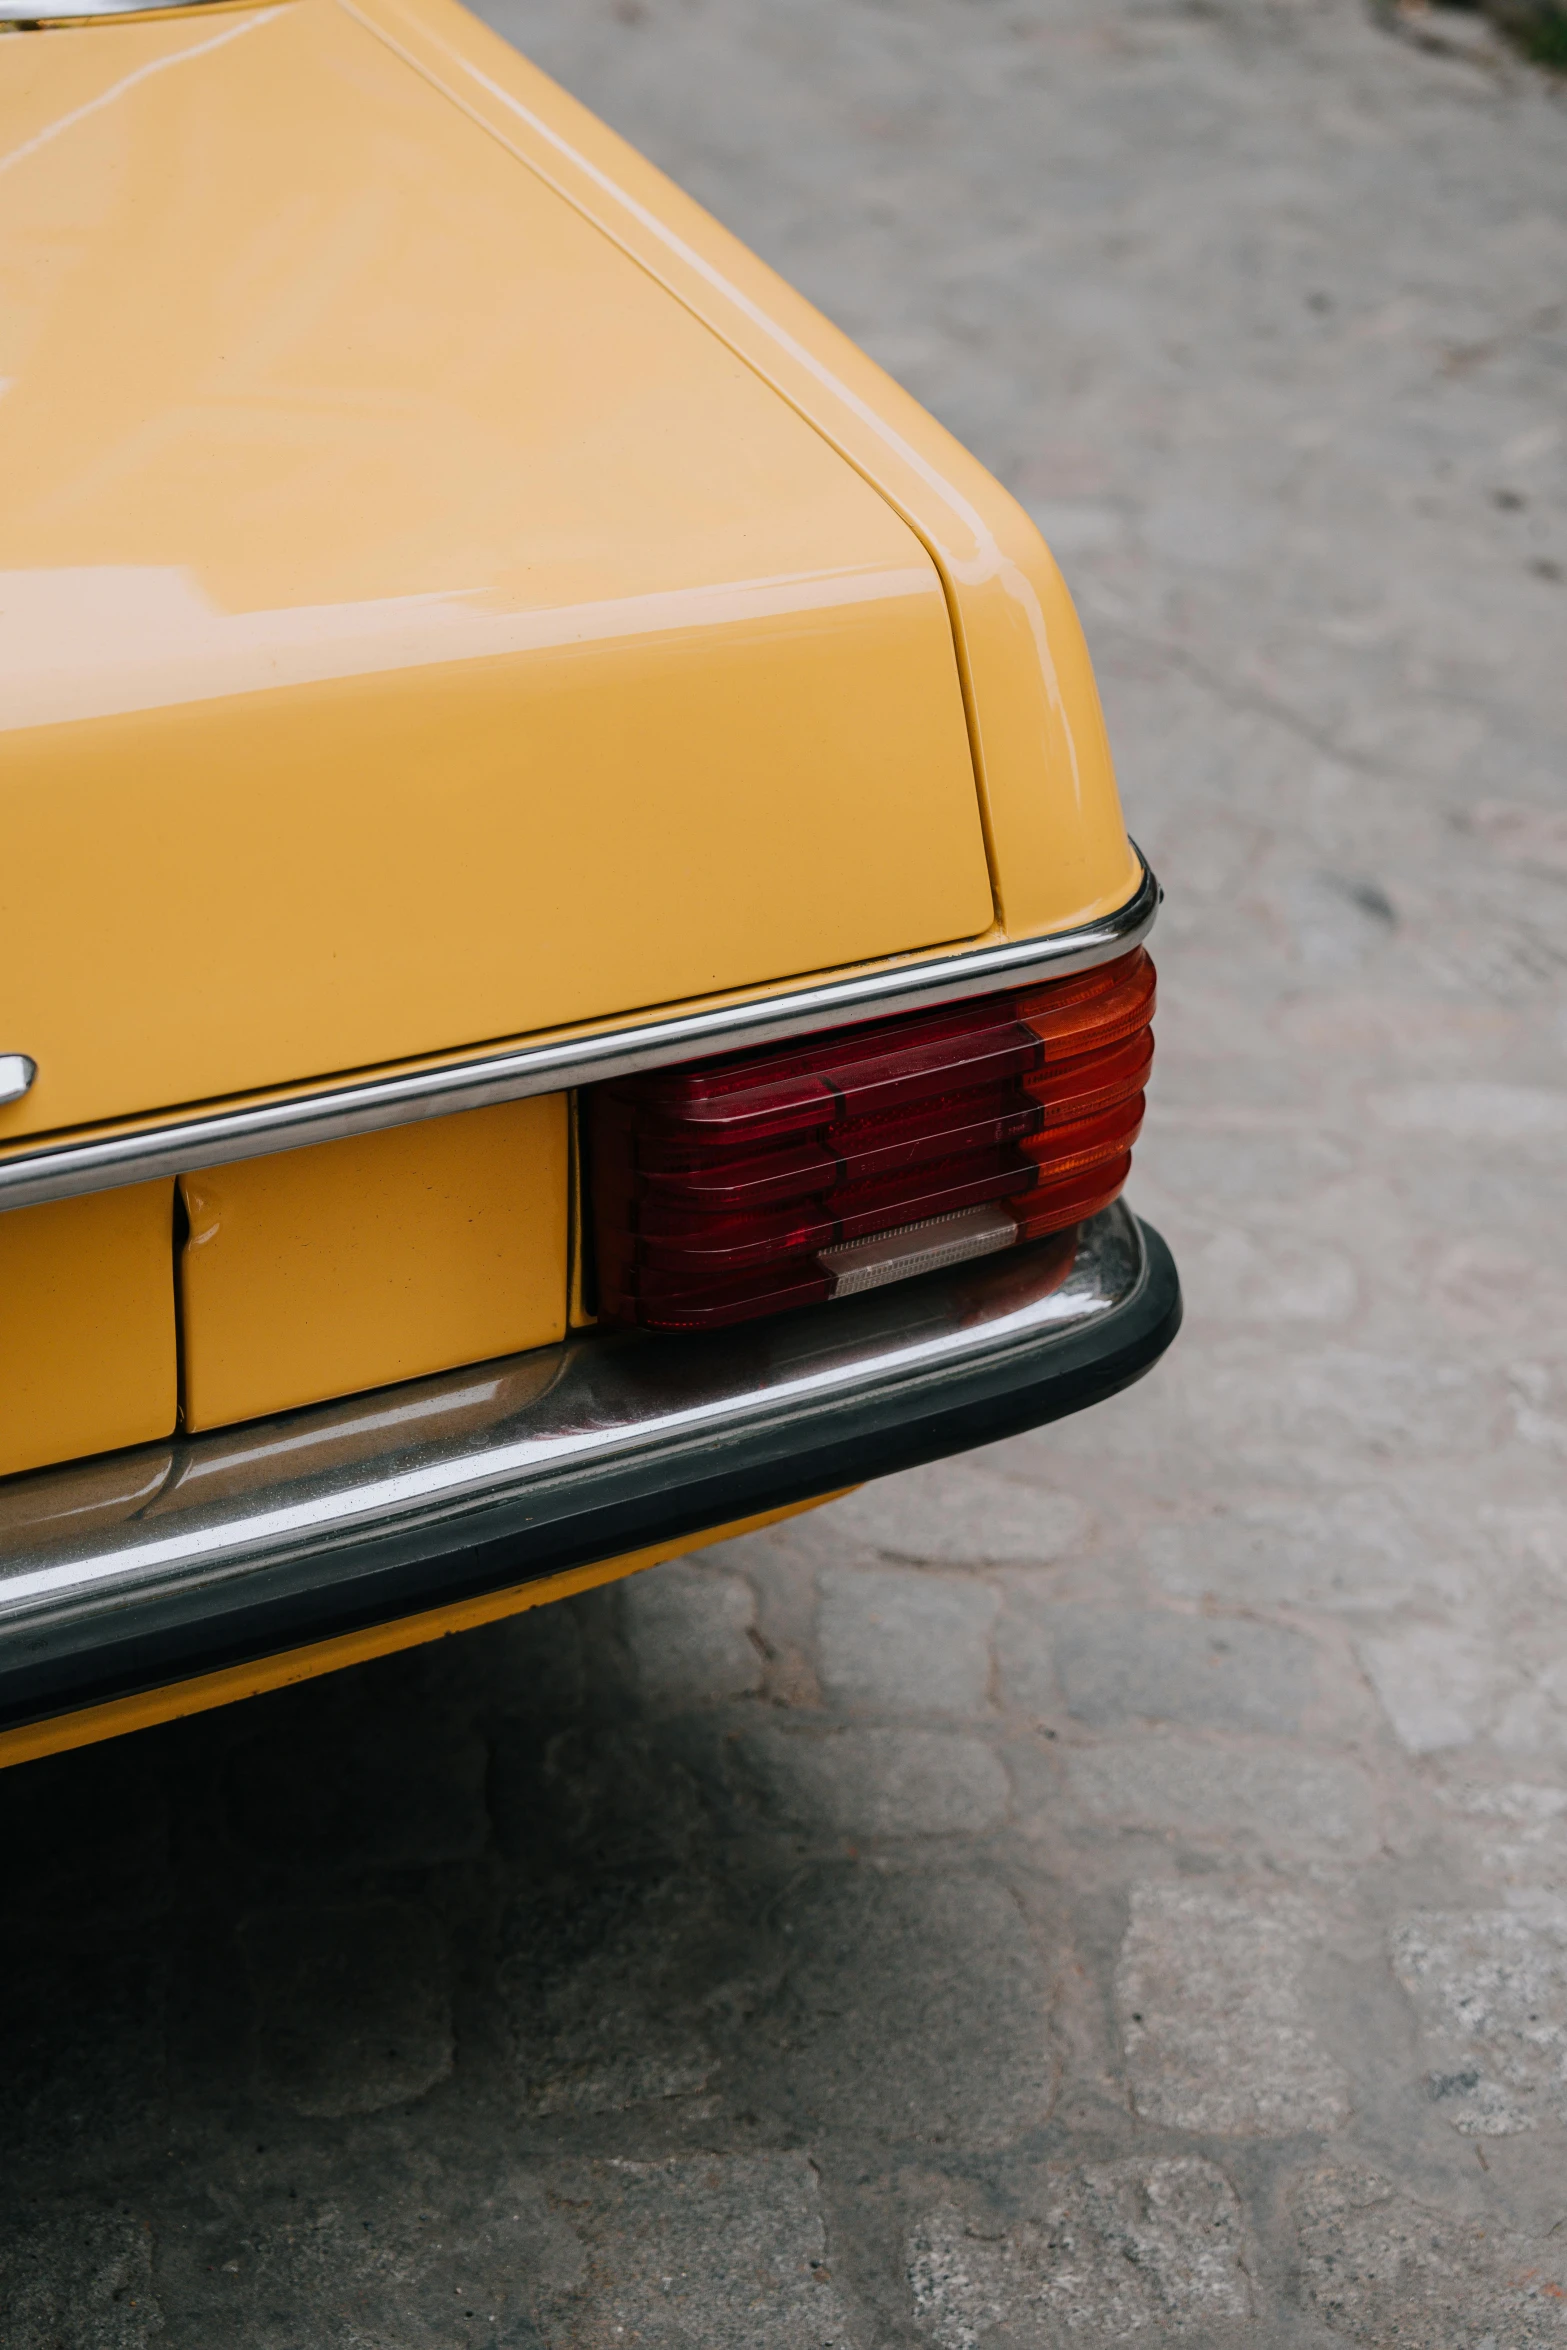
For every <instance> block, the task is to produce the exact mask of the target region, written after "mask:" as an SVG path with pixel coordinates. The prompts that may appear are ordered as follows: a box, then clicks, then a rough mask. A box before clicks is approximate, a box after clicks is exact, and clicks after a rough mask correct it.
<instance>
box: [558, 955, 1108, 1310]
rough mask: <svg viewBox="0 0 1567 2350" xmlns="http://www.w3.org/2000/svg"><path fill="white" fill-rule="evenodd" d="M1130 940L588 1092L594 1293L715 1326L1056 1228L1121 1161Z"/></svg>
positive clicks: (605, 1300)
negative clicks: (1085, 960) (840, 1025)
mask: <svg viewBox="0 0 1567 2350" xmlns="http://www.w3.org/2000/svg"><path fill="white" fill-rule="evenodd" d="M1153 1011H1154V969H1153V965H1152V963H1151V962H1150V961H1149V959H1148V957H1147V955H1146V954H1145V953H1144V951H1143V950H1142V948H1141V947H1139V948H1137V949H1136V950H1135V951H1134V952H1133V953H1131V954H1129V955H1123V956H1121V957H1120V959H1119V960H1118V961H1116V962H1114V963H1107V964H1104V965H1102V966H1101V967H1100V969H1098V970H1097V971H1089V972H1085V973H1083V974H1081V975H1080V976H1078V977H1075V978H1072V979H1058V980H1053V981H1050V982H1049V983H1047V984H1046V985H1045V986H1042V987H1036V988H1030V989H1028V990H1027V991H1026V992H1024V993H1018V994H1011V995H1004V996H986V997H984V998H982V999H980V1000H979V1001H978V1002H974V1003H969V1004H962V1005H959V1006H957V1007H956V1008H954V1009H953V1010H951V1011H943V1012H930V1013H916V1014H912V1015H910V1016H908V1017H906V1018H902V1019H897V1020H881V1021H877V1022H875V1023H873V1024H867V1025H866V1026H865V1027H863V1028H854V1029H839V1030H837V1031H836V1032H834V1033H832V1034H830V1035H827V1036H824V1037H821V1038H820V1039H818V1040H817V1041H816V1042H814V1043H812V1044H809V1045H793V1044H791V1045H774V1046H766V1047H763V1048H762V1049H761V1050H760V1051H757V1052H750V1053H743V1054H738V1053H737V1054H735V1055H733V1056H731V1057H730V1058H729V1059H727V1060H722V1061H708V1062H704V1063H702V1064H700V1065H699V1066H697V1067H695V1068H692V1069H683V1070H673V1071H669V1072H667V1073H661V1074H659V1075H657V1076H648V1077H634V1078H630V1079H627V1080H626V1081H625V1082H623V1083H621V1084H618V1085H606V1086H602V1087H600V1088H599V1089H598V1090H597V1091H596V1092H595V1093H594V1094H593V1095H592V1096H591V1105H592V1116H591V1126H590V1137H591V1144H590V1147H591V1166H592V1185H593V1206H594V1236H595V1243H596V1250H597V1265H598V1287H599V1310H600V1312H601V1313H602V1314H603V1315H604V1316H605V1317H606V1319H608V1320H612V1321H620V1322H639V1323H641V1324H643V1325H644V1326H645V1327H646V1328H648V1329H653V1330H709V1329H716V1328H719V1327H721V1326H722V1325H723V1324H725V1323H728V1322H742V1321H748V1320H750V1319H751V1317H752V1316H754V1315H757V1314H772V1313H779V1312H781V1311H782V1310H783V1309H784V1308H785V1307H787V1306H795V1305H810V1304H814V1303H817V1302H819V1301H820V1300H822V1299H824V1298H829V1297H841V1296H846V1295H850V1294H852V1293H853V1292H855V1291H857V1290H861V1289H872V1288H878V1287H880V1286H881V1284H882V1283H884V1282H887V1281H896V1280H902V1279H904V1278H906V1277H907V1276H908V1275H910V1274H913V1273H920V1272H928V1271H931V1270H934V1269H935V1268H936V1267H937V1266H938V1265H942V1264H956V1263H960V1262H962V1261H963V1260H964V1259H965V1258H968V1257H977V1256H986V1255H989V1254H990V1253H991V1252H992V1251H994V1250H996V1249H1001V1248H1010V1247H1012V1246H1013V1245H1014V1244H1015V1243H1016V1242H1017V1241H1019V1240H1032V1239H1034V1238H1036V1237H1037V1236H1038V1235H1040V1234H1042V1233H1047V1232H1059V1231H1061V1230H1063V1229H1064V1228H1065V1227H1067V1226H1068V1225H1071V1224H1075V1223H1078V1222H1080V1221H1081V1220H1082V1218H1083V1217H1085V1216H1091V1215H1094V1214H1095V1213H1097V1211H1098V1210H1099V1209H1100V1208H1102V1207H1107V1206H1108V1205H1109V1203H1110V1201H1111V1200H1113V1199H1114V1198H1115V1196H1116V1194H1117V1193H1118V1192H1119V1190H1120V1189H1121V1186H1122V1184H1123V1183H1124V1182H1125V1181H1126V1177H1127V1171H1128V1169H1129V1168H1130V1166H1131V1148H1132V1145H1133V1143H1134V1142H1135V1141H1136V1139H1137V1135H1138V1131H1139V1129H1140V1127H1141V1125H1142V1117H1143V1088H1144V1086H1145V1085H1146V1083H1147V1080H1148V1071H1149V1066H1150V1063H1151V1061H1152V1057H1153V1033H1152V1030H1151V1028H1150V1025H1149V1023H1150V1021H1151V1020H1152V1018H1153Z"/></svg>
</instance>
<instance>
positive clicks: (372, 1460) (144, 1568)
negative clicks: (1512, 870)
mask: <svg viewBox="0 0 1567 2350" xmlns="http://www.w3.org/2000/svg"><path fill="white" fill-rule="evenodd" d="M34 6H35V0H0V18H3V19H4V20H5V21H6V30H5V32H4V36H3V37H0V222H3V230H0V379H4V384H5V389H4V394H3V397H0V452H3V477H4V491H3V497H0V535H3V547H0V727H3V732H0V809H3V825H4V829H3V835H0V839H3V849H0V1760H8V1761H14V1760H17V1759H19V1758H22V1757H26V1756H29V1755H34V1754H39V1753H43V1752H47V1751H49V1750H51V1749H52V1748H56V1747H62V1746H67V1745H72V1744H79V1743H81V1742H83V1741H86V1740H89V1739H93V1738H98V1737H103V1736H106V1735H109V1734H111V1733H112V1732H115V1731H118V1730H122V1729H126V1728H130V1727H134V1726H135V1725H137V1724H139V1723H144V1722H148V1721H153V1720H158V1719H161V1718H166V1717H168V1716H171V1715H174V1714H178V1713H182V1712H189V1711H192V1710H195V1709H198V1708H201V1707H204V1706H209V1705H214V1704H219V1703H222V1702H224V1701H225V1700H227V1699H230V1698H233V1697H238V1696H243V1695H245V1694H247V1693H249V1692H251V1691H254V1690H258V1689H262V1688H267V1687H272V1686H276V1685H279V1684H281V1683H283V1682H287V1681H291V1680H296V1679H300V1678H303V1677H305V1676H307V1675H310V1674H313V1673H318V1672H322V1671H325V1670H328V1669H330V1668H331V1667H333V1666H335V1665H339V1664H343V1663H347V1662H350V1661H353V1660H355V1659H358V1658H361V1657H365V1656H369V1655H373V1654H376V1653H379V1652H382V1651H384V1650H387V1649H390V1648H394V1647H398V1646H401V1645H406V1644H408V1643H411V1642H414V1641H418V1640H422V1639H428V1638H430V1637H432V1636H434V1635H437V1634H440V1633H443V1632H447V1631H450V1630H453V1629H456V1628H459V1627H462V1626H465V1625H470V1624H476V1623H479V1622H482V1621H484V1620H486V1619H487V1618H490V1617H494V1616H499V1615H502V1614H504V1613H506V1612H507V1611H509V1610H514V1609H518V1608H522V1607H527V1606H531V1605H534V1604H537V1603H538V1602H539V1601H540V1600H544V1599H550V1598H554V1597H557V1596H559V1595H561V1594H563V1593H565V1592H568V1591H573V1590H579V1589H582V1588H583V1587H584V1586H586V1585H588V1584H591V1583H595V1582H601V1581H603V1580H605V1579H607V1578H609V1577H611V1576H615V1575H620V1574H624V1573H627V1572H629V1571H631V1570H632V1569H634V1568H636V1567H639V1566H644V1565H647V1564H649V1563H650V1562H652V1561H654V1560H657V1559H661V1558H668V1557H671V1556H673V1555H675V1554H677V1553H679V1552H681V1551H683V1550H689V1549H692V1548H694V1547H696V1546H697V1545H699V1544H700V1543H702V1542H704V1541H710V1540H713V1539H715V1538H717V1537H718V1536H720V1535H723V1534H727V1533H731V1532H734V1531H736V1530H738V1529H740V1528H743V1527H746V1526H751V1525H756V1524H760V1523H765V1522H766V1521H768V1520H769V1519H771V1518H774V1517H777V1516H779V1515H782V1514H784V1513H786V1512H788V1511H790V1510H792V1509H796V1508H800V1507H803V1506H805V1505H807V1504H808V1503H809V1502H811V1501H813V1500H817V1499H820V1498H822V1497H823V1496H824V1495H826V1494H829V1493H831V1492H834V1491H837V1490H841V1489H842V1488H843V1487H845V1486H847V1485H850V1484H852V1483H854V1482H856V1481H857V1480H859V1479H861V1478H864V1477H867V1476H875V1475H879V1474H883V1473H885V1472H887V1471H889V1470H893V1469H896V1468H900V1467H903V1466H906V1465H909V1464H911V1463H915V1462H919V1461H924V1460H929V1459H932V1458H934V1457H936V1456H938V1455H940V1454H942V1453H946V1452H952V1451H955V1450H958V1449H961V1448H962V1447H965V1446H968V1445H972V1444H975V1443H979V1442H983V1441H985V1440H987V1439H989V1438H991V1437H995V1436H1000V1435H1004V1434H1007V1433H1010V1432H1012V1431H1014V1430H1016V1429H1020V1428H1024V1427H1028V1426H1031V1425H1034V1424H1036V1423H1039V1422H1041V1421H1044V1420H1048V1419H1051V1418H1054V1417H1057V1416H1059V1415H1061V1414H1063V1413H1065V1412H1069V1411H1072V1410H1075V1409H1077V1408H1078V1407H1080V1406H1081V1405H1084V1404H1086V1403H1090V1402H1092V1401H1094V1400H1095V1399H1096V1398H1098V1397H1100V1396H1103V1395H1105V1394H1108V1393H1110V1392H1111V1391H1113V1390H1114V1389H1116V1388H1118V1387H1121V1386H1123V1385H1125V1384H1126V1383H1127V1381H1129V1380H1130V1379H1132V1378H1134V1377H1136V1376H1137V1375H1138V1374H1139V1373H1140V1372H1141V1371H1143V1370H1145V1369H1146V1368H1147V1367H1148V1365H1149V1364H1150V1363H1152V1362H1153V1361H1154V1360H1155V1359H1156V1357H1157V1356H1158V1355H1159V1353H1160V1352H1161V1351H1162V1349H1163V1348H1164V1347H1165V1346H1166V1345H1167V1344H1168V1342H1169V1340H1170V1339H1171V1338H1172V1336H1173V1335H1174V1332H1175V1329H1176V1326H1177V1323H1178V1320H1179V1315H1180V1296H1179V1288H1178V1284H1177V1281H1176V1276H1175V1272H1174V1268H1173V1266H1172V1265H1171V1262H1170V1259H1169V1256H1168V1254H1167V1252H1166V1251H1165V1249H1164V1247H1163V1244H1162V1243H1161V1242H1160V1241H1159V1239H1158V1237H1157V1235H1155V1234H1153V1233H1152V1232H1150V1231H1149V1230H1147V1228H1146V1227H1144V1226H1142V1225H1141V1224H1140V1223H1139V1222H1138V1220H1137V1219H1136V1218H1135V1217H1133V1216H1132V1215H1131V1214H1130V1213H1129V1212H1128V1211H1127V1209H1126V1208H1125V1207H1124V1206H1123V1205H1121V1204H1120V1200H1119V1194H1120V1191H1121V1188H1122V1185H1123V1183H1124V1182H1125V1179H1126V1175H1127V1170H1128V1167H1129V1164H1130V1151H1131V1146H1132V1143H1133V1141H1134V1140H1135V1137H1136V1133H1137V1130H1138V1126H1139V1122H1140V1120H1141V1117H1142V1110H1143V1093H1144V1086H1145V1083H1146V1079H1147V1075H1148V1068H1149V1061H1150V1055H1151V1051H1152V1031H1151V1028H1150V1019H1151V1015H1152V1010H1153V970H1152V966H1151V964H1150V963H1149V961H1148V957H1147V954H1146V951H1145V949H1144V946H1143V941H1144V939H1145V937H1146V935H1147V933H1148V930H1149V928H1150V925H1151V923H1152V921H1153V917H1154V912H1155V908H1156V905H1157V901H1158V890H1157V886H1156V884H1155V882H1154V880H1153V877H1152V875H1151V874H1150V873H1149V872H1148V870H1147V868H1146V866H1145V865H1144V863H1143V861H1142V859H1141V858H1140V856H1139V855H1138V853H1137V851H1136V849H1135V848H1134V847H1133V846H1132V844H1131V843H1130V841H1129V840H1128V837H1127V834H1126V831H1125V828H1124V825H1123V821H1122V816H1121V812H1120V807H1119V804H1118V801H1117V796H1116V788H1115V781H1114V776H1113V772H1112V768H1111V763H1110V756H1109V751H1108V748H1107V745H1106V740H1105V732H1104V726H1103V722H1102V719H1101V715H1100V710H1099V703H1098V699H1097V696H1096V693H1095V688H1094V682H1093V677H1092V673H1091V671H1090V667H1089V662H1088V658H1087V654H1086V651H1085V648H1084V643H1083V638H1082V634H1081V631H1080V629H1079V626H1078V622H1077V619H1076V616H1075V614H1074V612H1073V608H1072V605H1071V602H1070V600H1069V598H1068V596H1067V593H1066V591H1065V588H1064V587H1063V585H1062V582H1061V579H1060V576H1059V574H1058V572H1057V570H1056V568H1055V565H1054V564H1053V562H1052V560H1051V558H1050V556H1049V554H1048V553H1047V551H1046V549H1045V547H1044V545H1043V543H1042V541H1041V540H1040V538H1039V535H1038V533H1037V532H1036V531H1035V529H1034V527H1033V525H1032V524H1031V523H1030V522H1029V520H1028V519H1027V517H1026V516H1025V515H1024V514H1023V513H1022V512H1021V510H1020V509H1019V508H1018V507H1017V506H1016V505H1015V504H1014V503H1013V501H1012V500H1011V498H1010V497H1008V495H1007V494H1006V493H1005V492H1004V491H1003V490H1002V489H1000V488H999V487H998V485H997V484H996V483H995V482H994V481H993V480H991V479H990V477H989V476H988V475H987V474H986V473H985V472H984V470H983V469H982V468H981V467H980V466H979V465H978V464H977V463H976V462H975V461H974V459H973V458H971V457H970V456H968V455H967V454H966V453H965V452H964V451H963V450H962V449H961V448H960V447H958V446H957V445H956V443H954V442H953V441H952V440H951V439H950V438H949V436H948V435H947V434H946V433H945V432H944V431H943V430H942V429H941V428H940V427H939V426H938V425H936V424H935V423H933V422H932V420H931V419H930V418H929V417H928V416H926V415H925V414H924V413H923V412H922V411H921V409H920V408H919V407H918V406H917V405H916V404H915V402H914V401H913V400H911V399H910V398H909V397H908V396H907V395H906V394H905V393H904V392H903V391H901V390H900V389H899V388H898V386H897V385H896V384H894V383H892V382H890V381H889V380H888V378H887V377H886V376H884V375H883V374H881V372H880V371H879V370H878V369H877V368H876V367H874V366H873V365H872V364H871V363H870V362H869V361H868V360H866V359H865V358H864V357H863V356H862V355H861V353H860V352H858V351H857V350H856V349H855V348H854V347H853V346H852V345H851V344H850V343H848V342H847V341H846V340H845V339H844V337H843V336H842V335H840V334H839V333H838V332H837V331H836V330H835V329H834V328H833V327H832V326H830V325H829V324H828V323H827V322H826V321H825V320H824V319H822V318H821V317H820V316H818V315H817V313H816V312H815V311H813V310H812V309H811V308H810V306H809V305H808V304H807V303H805V302H804V301H802V300H801V299H800V297H799V296H798V295H796V294H794V293H793V292H792V291H791V290H790V289H789V288H788V287H787V286H785V285H783V284H782V283H780V281H779V280H778V279H777V278H776V277H774V276H773V275H772V274H771V272H770V271H768V270H767V269H766V268H765V267H763V266H762V264H761V263H759V262H758V261H757V260H756V259H755V258H754V257H753V256H752V255H751V254H750V253H748V252H747V251H745V250H744V249H743V248H742V247H741V246H740V245H738V244H737V243H736V242H735V241H734V240H733V239H732V238H731V237H729V236H728V235H727V234H726V233H725V232H724V230H722V229H721V228H720V227H718V226H717V224H716V223H715V222H714V221H712V220H711V219H710V218H709V217H708V216H707V215H706V214H705V213H703V212H702V211H701V210H700V209H699V208H698V207H697V206H696V205H695V204H693V203H691V202H690V201H689V200H688V199H687V198H686V197H684V196H683V195H682V194H681V193H680V192H679V191H678V190H677V189H676V188H674V187H672V186H671V185H670V184H669V182H668V181H666V180H665V179H663V178H662V177H661V176H660V175H659V174H658V173H657V172H656V171H654V170H653V169H651V168H650V166H649V165H647V164H646V163H644V162H643V161H642V159H641V158H640V157H639V156H637V155H636V154H634V153H633V152H632V151H631V150H630V149H628V148H627V147H626V146H624V145H623V144H622V143H621V141H620V140H618V139H617V138H615V137H614V136H613V135H612V134H611V133H610V132H609V131H607V130H606V129H605V128H604V127H603V125H602V124H600V123H598V122H596V121H595V120H594V119H593V118H592V117H591V116H589V115H588V114H586V113H585V112H584V111H583V110H582V109H581V108H580V107H579V106H577V105H576V104H575V103H574V102H573V101H572V100H571V99H570V98H568V97H567V96H566V95H565V94H564V93H563V92H562V91H561V90H559V89H558V88H556V87H555V86H553V85H552V84H551V83H550V82H548V81H547V80H546V79H545V78H544V77H543V76H541V75H540V74H539V73H537V72H535V71H534V70H533V68H532V67H530V66H529V65H527V64H525V63H524V62H523V61H522V60H521V59H520V58H519V57H517V56H516V55H515V54H514V53H513V52H512V51H511V50H510V49H509V48H508V47H507V46H506V45H505V44H504V43H503V42H501V41H500V40H498V39H497V38H496V37H495V36H493V35H492V34H491V33H489V32H487V31H486V30H485V29H484V28H483V27H482V26H481V25H480V24H478V23H476V22H475V20H474V19H473V18H472V17H470V16H468V15H467V14H465V13H464V12H463V10H462V9H460V8H458V7H456V6H455V5H452V4H451V0H271V4H266V0H264V4H261V5H239V6H230V5H221V4H213V0H207V4H200V0H198V4H196V5H190V6H185V7H175V8H170V9H164V10H160V11H159V12H157V13H155V14H154V13H146V12H143V13H136V12H135V11H134V10H125V9H122V8H121V7H120V6H119V5H118V0H59V4H58V5H56V7H55V9H54V11H53V13H51V14H50V15H49V16H48V18H47V20H45V21H40V20H39V19H38V18H37V16H36V15H35V14H34Z"/></svg>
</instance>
